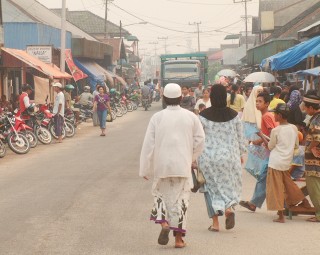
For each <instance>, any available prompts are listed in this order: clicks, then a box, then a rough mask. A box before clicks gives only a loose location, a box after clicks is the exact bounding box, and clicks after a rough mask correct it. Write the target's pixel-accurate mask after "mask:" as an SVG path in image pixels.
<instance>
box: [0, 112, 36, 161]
mask: <svg viewBox="0 0 320 255" xmlns="http://www.w3.org/2000/svg"><path fill="white" fill-rule="evenodd" d="M10 114H11V113H10ZM10 114H4V115H3V116H1V117H0V134H1V135H0V139H1V142H2V144H4V143H7V144H8V145H9V148H10V149H11V150H12V151H13V152H15V153H17V154H26V153H28V152H29V151H30V143H29V141H28V138H27V137H25V136H24V135H23V134H22V133H20V132H17V130H16V129H15V127H14V121H13V120H12V118H11V117H10ZM1 147H2V149H1V154H2V156H4V155H5V149H3V145H2V146H1Z"/></svg>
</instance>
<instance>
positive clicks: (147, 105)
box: [142, 97, 151, 111]
mask: <svg viewBox="0 0 320 255" xmlns="http://www.w3.org/2000/svg"><path fill="white" fill-rule="evenodd" d="M142 107H143V108H144V110H145V111H148V108H150V107H151V104H150V97H142Z"/></svg>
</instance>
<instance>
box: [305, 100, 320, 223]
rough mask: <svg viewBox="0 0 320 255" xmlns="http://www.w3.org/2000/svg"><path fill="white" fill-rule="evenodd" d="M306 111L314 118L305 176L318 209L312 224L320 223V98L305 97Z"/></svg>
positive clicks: (306, 152) (306, 153)
mask: <svg viewBox="0 0 320 255" xmlns="http://www.w3.org/2000/svg"><path fill="white" fill-rule="evenodd" d="M303 102H304V109H305V111H306V113H307V114H308V115H310V116H312V118H311V120H310V124H309V127H308V132H307V137H306V150H305V176H306V184H307V189H308V192H309V196H310V199H311V201H312V203H313V205H314V207H315V209H316V214H315V216H314V217H311V218H309V219H308V221H310V222H320V153H319V151H320V97H318V96H315V95H305V96H304V97H303Z"/></svg>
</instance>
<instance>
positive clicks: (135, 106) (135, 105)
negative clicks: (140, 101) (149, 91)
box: [131, 102, 138, 111]
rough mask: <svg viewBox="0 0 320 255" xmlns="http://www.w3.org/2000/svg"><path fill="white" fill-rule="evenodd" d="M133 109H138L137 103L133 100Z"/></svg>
mask: <svg viewBox="0 0 320 255" xmlns="http://www.w3.org/2000/svg"><path fill="white" fill-rule="evenodd" d="M131 104H132V107H133V110H134V111H135V110H137V109H138V105H137V104H136V103H135V102H131Z"/></svg>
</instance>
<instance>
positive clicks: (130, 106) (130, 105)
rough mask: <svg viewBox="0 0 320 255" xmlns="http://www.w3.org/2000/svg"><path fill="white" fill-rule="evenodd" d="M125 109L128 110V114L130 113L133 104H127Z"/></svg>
mask: <svg viewBox="0 0 320 255" xmlns="http://www.w3.org/2000/svg"><path fill="white" fill-rule="evenodd" d="M127 109H128V112H132V111H133V104H132V103H131V102H129V103H128V104H127Z"/></svg>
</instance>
